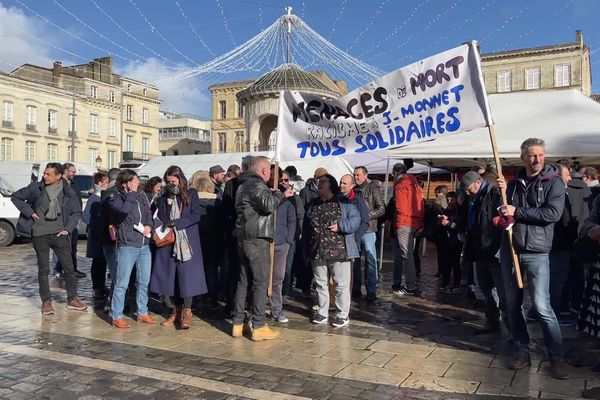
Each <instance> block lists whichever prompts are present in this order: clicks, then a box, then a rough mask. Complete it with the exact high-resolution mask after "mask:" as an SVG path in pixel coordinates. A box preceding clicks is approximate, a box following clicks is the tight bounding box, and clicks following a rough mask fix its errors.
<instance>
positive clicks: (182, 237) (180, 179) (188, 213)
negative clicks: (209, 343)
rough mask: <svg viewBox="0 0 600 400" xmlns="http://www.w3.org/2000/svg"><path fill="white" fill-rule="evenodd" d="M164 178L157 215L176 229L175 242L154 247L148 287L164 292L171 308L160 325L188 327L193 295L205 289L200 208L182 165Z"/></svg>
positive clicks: (196, 194) (202, 292)
mask: <svg viewBox="0 0 600 400" xmlns="http://www.w3.org/2000/svg"><path fill="white" fill-rule="evenodd" d="M164 182H165V184H166V186H165V188H164V189H163V194H162V195H161V196H160V197H158V199H156V205H157V209H158V218H159V219H160V220H161V221H163V222H164V224H165V225H166V226H168V227H170V228H171V229H175V244H173V245H171V246H166V247H162V248H158V249H156V257H155V260H154V269H153V270H152V278H151V280H150V290H151V291H153V292H156V293H160V294H162V295H164V296H165V300H166V302H167V305H168V306H169V307H170V308H171V315H170V316H169V318H167V319H166V320H165V321H164V322H163V323H162V325H163V326H173V325H174V324H175V323H180V327H181V329H189V328H190V326H191V323H192V298H193V297H194V296H197V295H200V294H204V293H206V292H207V291H208V290H207V287H206V277H205V275H204V263H203V260H202V248H201V246H200V235H199V233H198V223H199V222H200V215H201V212H202V209H201V206H200V200H199V199H198V193H197V192H196V190H195V189H193V188H188V183H187V179H186V178H185V175H184V174H183V171H182V170H181V168H179V167H177V166H171V167H169V168H168V169H167V171H166V172H165V176H164Z"/></svg>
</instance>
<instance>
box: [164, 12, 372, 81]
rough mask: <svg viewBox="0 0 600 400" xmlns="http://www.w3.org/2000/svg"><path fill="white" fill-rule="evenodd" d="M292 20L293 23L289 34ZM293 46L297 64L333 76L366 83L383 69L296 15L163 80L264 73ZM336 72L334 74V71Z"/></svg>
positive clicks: (203, 78)
mask: <svg viewBox="0 0 600 400" xmlns="http://www.w3.org/2000/svg"><path fill="white" fill-rule="evenodd" d="M288 23H290V24H291V25H292V29H291V33H290V36H289V37H288V31H287V29H288ZM288 46H289V47H290V50H291V54H292V55H293V60H292V61H294V62H295V63H301V64H299V65H300V66H301V67H304V68H306V67H307V66H308V67H318V68H319V69H323V70H324V71H327V73H329V75H330V76H344V77H347V78H348V81H350V82H352V83H356V84H364V82H367V81H369V80H372V79H373V78H374V77H377V76H380V75H381V74H382V71H380V70H378V69H377V68H375V67H373V66H370V65H368V64H366V63H364V62H362V61H360V60H358V59H356V58H354V57H352V56H350V55H349V54H347V53H346V52H344V51H343V50H341V49H339V48H337V47H336V46H334V45H333V44H331V43H330V42H329V41H328V40H327V39H325V38H323V37H322V36H321V35H319V34H318V33H317V32H315V31H314V30H312V29H311V28H310V27H309V26H308V25H306V24H305V23H304V21H302V19H300V18H299V17H297V16H296V15H293V14H292V15H290V16H288V15H284V16H283V17H281V18H279V19H278V20H277V21H275V22H274V23H273V24H272V25H271V26H269V27H268V28H266V29H264V30H263V31H262V32H260V33H259V34H258V35H256V36H255V37H253V38H251V39H250V40H248V41H247V42H245V43H243V44H241V45H239V46H237V47H236V48H234V49H233V50H231V51H229V52H227V53H225V54H223V55H222V56H219V57H217V58H215V59H214V60H211V61H209V62H207V63H204V64H202V65H199V66H197V67H194V68H191V69H190V70H186V71H182V72H181V73H179V74H173V75H172V76H169V77H165V78H163V79H161V80H160V81H159V82H157V83H160V82H167V81H173V80H180V79H189V78H191V77H194V76H198V77H199V78H200V79H202V81H208V80H212V79H213V78H214V76H215V74H223V73H232V72H261V71H265V68H266V67H269V68H270V69H273V68H275V67H276V66H278V65H281V64H282V63H285V62H287V61H286V56H287V51H288ZM331 71H334V73H331Z"/></svg>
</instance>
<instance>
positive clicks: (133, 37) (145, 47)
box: [90, 0, 177, 65]
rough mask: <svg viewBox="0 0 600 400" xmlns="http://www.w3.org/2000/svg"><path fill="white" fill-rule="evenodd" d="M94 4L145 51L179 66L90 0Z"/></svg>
mask: <svg viewBox="0 0 600 400" xmlns="http://www.w3.org/2000/svg"><path fill="white" fill-rule="evenodd" d="M90 1H91V2H92V4H93V5H94V6H95V7H96V9H97V10H98V11H100V12H101V13H102V14H103V15H104V16H105V17H106V18H108V20H109V21H110V22H112V23H113V24H114V25H115V26H116V27H117V28H119V30H120V31H121V32H123V33H124V34H126V35H127V36H128V37H130V38H131V39H133V40H134V41H135V42H136V43H137V44H139V45H140V46H142V47H143V48H144V49H146V50H148V51H149V52H151V53H152V54H153V55H154V56H155V57H158V58H160V59H161V60H163V61H165V62H168V63H169V64H175V65H176V64H177V63H176V62H174V61H171V60H169V59H167V58H166V57H164V56H163V55H162V54H160V53H159V52H157V51H155V50H154V49H152V48H151V47H149V46H147V45H146V44H145V43H144V42H142V41H141V40H139V39H138V38H137V37H136V36H135V35H133V34H132V33H130V32H129V31H128V30H127V29H125V28H123V26H122V25H121V24H119V23H118V22H117V21H116V20H115V19H114V18H113V17H112V16H111V15H110V14H108V13H107V12H106V11H105V10H104V9H103V8H102V7H100V5H99V4H98V3H97V2H96V0H90Z"/></svg>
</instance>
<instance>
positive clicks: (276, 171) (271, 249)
mask: <svg viewBox="0 0 600 400" xmlns="http://www.w3.org/2000/svg"><path fill="white" fill-rule="evenodd" d="M278 188H279V161H275V168H274V170H273V189H275V190H277V189H278ZM276 228H277V209H275V210H274V211H273V234H275V229H276ZM269 253H270V256H271V257H270V259H271V260H270V261H271V262H270V266H269V286H267V296H269V297H271V295H272V294H273V267H274V266H275V240H273V241H271V246H270V247H269Z"/></svg>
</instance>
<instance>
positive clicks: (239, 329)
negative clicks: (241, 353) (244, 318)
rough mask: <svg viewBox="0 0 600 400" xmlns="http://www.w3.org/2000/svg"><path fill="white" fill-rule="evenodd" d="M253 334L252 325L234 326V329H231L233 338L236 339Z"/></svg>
mask: <svg viewBox="0 0 600 400" xmlns="http://www.w3.org/2000/svg"><path fill="white" fill-rule="evenodd" d="M251 333H252V328H251V327H250V324H247V323H244V324H239V325H237V324H233V328H232V329H231V336H232V337H234V338H239V337H242V336H244V335H249V334H251Z"/></svg>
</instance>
